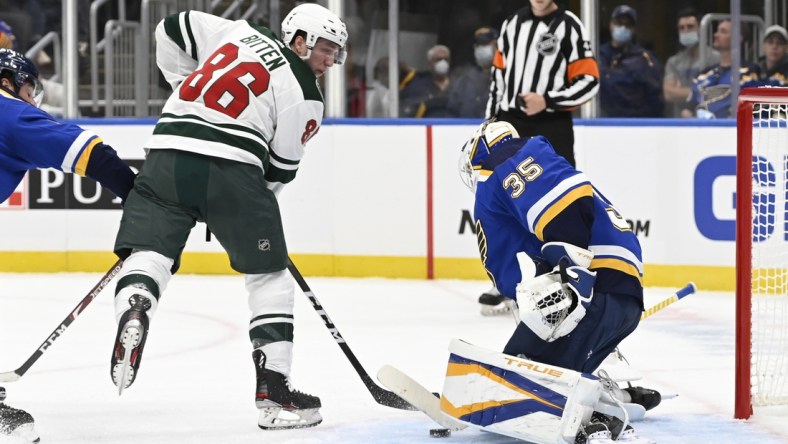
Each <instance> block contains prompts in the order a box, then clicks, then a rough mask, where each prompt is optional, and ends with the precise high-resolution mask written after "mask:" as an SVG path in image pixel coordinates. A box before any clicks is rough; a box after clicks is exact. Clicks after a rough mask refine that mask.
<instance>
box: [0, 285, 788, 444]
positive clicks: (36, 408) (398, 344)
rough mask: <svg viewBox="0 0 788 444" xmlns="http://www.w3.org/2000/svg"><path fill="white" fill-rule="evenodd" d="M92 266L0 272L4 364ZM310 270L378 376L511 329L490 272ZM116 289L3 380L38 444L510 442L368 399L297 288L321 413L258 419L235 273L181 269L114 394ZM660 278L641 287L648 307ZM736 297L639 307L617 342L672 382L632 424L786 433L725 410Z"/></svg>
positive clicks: (713, 434)
mask: <svg viewBox="0 0 788 444" xmlns="http://www.w3.org/2000/svg"><path fill="white" fill-rule="evenodd" d="M99 277H100V275H99V274H40V275H37V274H0V371H8V370H14V369H16V368H17V367H19V366H20V365H21V364H22V363H23V362H24V361H25V360H26V359H27V358H28V356H30V354H31V353H32V352H33V351H34V350H35V349H36V348H37V347H38V346H39V344H40V343H41V342H42V341H43V340H44V339H45V338H46V337H47V335H48V334H49V333H50V332H51V331H52V330H53V329H54V328H55V327H56V326H57V325H58V323H59V322H60V321H61V320H62V319H63V318H64V317H65V316H66V315H67V314H68V313H69V312H70V310H72V309H73V307H74V306H75V305H76V304H77V302H78V301H79V300H81V299H82V298H83V297H84V296H85V295H86V294H87V293H88V292H89V290H90V289H91V288H92V287H93V286H94V285H95V284H96V282H97V281H98V279H99ZM306 279H307V281H308V283H309V285H310V286H311V287H312V290H313V291H314V292H315V294H316V296H317V298H318V299H319V300H320V302H322V303H323V305H324V307H325V309H326V311H327V312H328V314H329V316H330V317H331V318H332V320H333V321H334V322H335V323H336V325H337V327H338V329H339V331H340V332H341V333H342V335H343V336H344V337H345V339H346V340H347V343H348V345H349V346H350V348H351V349H352V350H353V352H354V353H355V354H356V356H357V357H358V359H359V360H360V361H361V363H362V365H363V366H364V368H365V369H366V370H367V372H368V373H369V374H370V375H372V376H373V377H374V375H375V374H376V373H377V371H378V369H379V368H380V367H381V366H382V365H384V364H391V365H393V366H395V367H398V368H399V369H401V370H403V371H405V372H406V373H409V374H410V375H411V376H413V377H414V378H415V379H416V380H418V381H420V382H421V383H422V384H424V385H425V386H426V387H428V388H430V389H431V390H434V391H439V390H440V389H441V386H442V383H443V374H444V372H445V369H446V367H445V366H446V360H447V358H448V351H447V347H448V344H449V340H450V339H451V338H461V339H464V340H466V341H468V342H471V343H473V344H476V345H479V346H483V347H488V348H492V349H501V348H502V347H503V345H504V344H505V342H506V341H507V339H508V338H509V335H510V333H511V331H512V330H513V328H514V323H513V321H512V319H511V317H509V316H506V317H494V318H485V317H482V316H481V315H479V312H478V307H477V303H476V299H477V297H478V295H479V294H480V293H481V292H482V291H483V290H486V289H487V287H488V284H487V283H486V282H481V281H449V280H436V281H422V280H395V279H372V278H370V279H346V278H316V277H309V276H307V278H306ZM113 284H114V283H113ZM113 290H114V285H112V284H111V285H110V286H109V287H108V288H107V289H105V290H104V292H103V293H102V294H101V295H100V296H99V297H98V298H97V299H96V300H95V301H94V302H93V304H91V305H90V306H89V307H88V308H87V310H86V311H85V312H84V313H83V314H82V315H81V316H80V317H79V318H78V319H77V320H76V321H75V322H74V324H72V325H71V327H70V328H69V329H68V331H67V332H66V333H65V334H64V336H63V337H62V338H61V339H59V340H58V341H57V342H56V343H55V344H54V345H53V346H52V348H51V349H49V350H48V351H47V352H46V353H45V354H44V355H43V357H41V359H40V360H39V361H38V362H37V363H36V364H35V365H34V366H33V367H32V368H31V369H30V371H29V372H28V373H27V374H26V375H25V376H24V377H23V378H22V379H21V380H19V381H17V382H14V383H7V384H4V385H5V387H6V389H7V391H8V399H7V401H8V403H9V404H10V405H12V406H16V407H19V408H24V409H25V410H27V411H29V412H30V413H31V414H33V416H34V417H35V418H36V424H37V430H38V432H39V433H40V435H41V442H42V444H77V443H79V444H82V443H95V444H99V443H107V444H141V443H145V444H153V443H167V444H179V443H184V444H186V443H188V444H202V443H206V444H207V443H210V444H231V443H263V442H270V443H276V444H284V443H305V444H306V443H362V442H363V443H433V444H435V443H446V444H450V443H471V442H474V443H483V444H494V443H509V442H518V441H515V440H512V439H510V438H506V437H502V436H497V435H494V434H490V433H484V432H480V431H475V430H464V431H460V432H454V433H453V434H452V436H451V437H450V438H444V439H440V438H431V437H430V436H429V433H428V431H429V429H430V428H435V427H437V425H436V424H434V423H433V422H432V421H431V420H429V418H427V417H426V416H424V415H422V414H421V413H419V412H408V411H400V410H395V409H391V408H387V407H384V406H381V405H378V404H377V403H375V401H374V400H373V399H372V397H371V396H370V394H369V393H368V392H367V390H366V388H365V387H364V385H363V384H362V383H361V380H360V379H359V377H358V375H357V374H356V372H355V371H354V370H353V368H352V367H351V365H350V363H349V362H348V360H347V359H346V358H345V356H344V354H343V353H342V351H341V350H340V348H339V347H338V346H337V344H336V342H335V341H334V339H333V338H332V336H331V335H330V334H329V332H328V330H327V329H326V327H325V326H324V324H323V323H322V321H321V320H320V318H319V317H318V315H317V314H316V313H315V311H314V310H313V309H312V307H311V305H310V304H309V302H308V300H307V299H306V297H304V296H303V295H302V294H301V293H300V291H299V292H298V294H297V295H296V311H295V315H296V327H295V359H294V368H293V381H294V385H295V388H297V389H299V390H302V391H305V392H307V393H312V394H315V395H318V396H320V397H321V399H322V402H323V409H322V413H323V418H324V420H323V423H322V424H321V425H319V426H318V427H316V428H311V429H301V430H288V431H262V430H260V429H258V428H257V410H256V409H255V407H254V402H253V397H254V368H253V365H252V362H251V348H250V344H249V340H248V335H247V323H248V317H249V315H248V309H247V304H246V294H245V290H244V286H243V279H242V278H241V277H240V276H189V275H176V276H175V277H174V278H173V280H172V281H171V283H170V286H169V288H168V289H167V291H166V292H165V293H164V295H163V297H162V300H161V302H160V305H159V310H158V312H157V313H156V315H155V317H154V319H153V321H152V324H151V331H150V334H149V336H148V343H147V346H146V349H145V354H144V359H143V361H142V367H141V369H140V374H139V377H138V378H137V380H136V382H135V383H134V385H133V386H132V387H130V388H129V389H127V390H126V391H125V392H124V394H123V396H122V397H118V394H117V389H116V388H115V386H114V385H113V384H112V382H111V380H110V376H109V361H110V352H111V348H112V342H113V340H114V336H115V331H116V326H115V321H114V318H113V309H112V293H113ZM701 290H702V289H701ZM670 292H671V289H656V288H648V289H647V290H646V305H647V306H649V305H651V304H653V303H656V302H658V301H659V300H661V299H663V298H665V297H667V296H668V295H669V294H670ZM734 311H735V310H734V299H733V295H732V294H729V293H712V292H705V291H699V292H698V293H697V294H694V295H692V296H690V297H688V298H686V299H684V300H682V301H680V302H677V303H676V304H674V305H672V306H671V307H669V308H666V309H665V310H664V311H662V312H660V313H659V314H656V315H654V316H653V317H652V318H650V319H648V320H646V321H644V322H643V323H642V324H641V325H640V327H639V328H638V330H637V331H635V333H633V334H632V335H631V336H630V337H629V338H627V340H626V341H625V342H624V343H623V344H622V347H621V348H622V351H623V353H624V354H625V355H626V357H627V358H628V359H629V361H630V363H631V364H632V365H633V366H634V367H636V368H637V369H638V370H640V371H641V372H642V373H643V374H644V379H643V381H641V383H642V385H644V386H647V387H651V388H655V389H658V390H660V391H661V392H663V393H675V394H678V395H679V396H678V397H677V398H674V399H669V400H665V401H663V403H662V404H661V405H660V406H658V407H657V408H656V409H654V410H653V411H651V412H649V414H648V415H647V416H646V419H645V420H644V421H641V422H638V423H635V424H634V426H635V428H636V430H637V431H638V433H639V434H640V435H641V436H646V437H649V438H652V439H654V440H656V441H657V442H658V443H665V444H673V443H693V444H694V443H786V442H788V410H786V409H769V410H763V409H761V410H756V415H755V417H754V418H753V419H752V420H750V421H736V420H734V419H732V418H733V388H734V385H733V379H734V373H733V366H734V351H733V348H734ZM0 442H3V444H5V442H4V441H0Z"/></svg>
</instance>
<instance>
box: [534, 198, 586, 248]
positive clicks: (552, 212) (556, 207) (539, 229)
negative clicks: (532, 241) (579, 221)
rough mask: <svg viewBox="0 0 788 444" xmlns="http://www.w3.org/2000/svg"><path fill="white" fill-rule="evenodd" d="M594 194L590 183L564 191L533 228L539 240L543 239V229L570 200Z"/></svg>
mask: <svg viewBox="0 0 788 444" xmlns="http://www.w3.org/2000/svg"><path fill="white" fill-rule="evenodd" d="M593 195H594V189H593V187H591V185H590V184H585V185H581V186H579V187H577V188H575V189H574V190H572V191H570V192H568V193H566V195H565V196H564V197H562V198H561V199H559V200H557V201H556V202H555V203H553V205H551V206H550V208H548V209H547V211H545V212H544V214H542V217H540V218H539V222H537V224H536V227H534V228H535V233H534V234H535V235H536V237H537V238H539V240H540V241H544V237H543V235H544V233H543V232H544V229H545V227H546V226H547V224H549V223H550V221H552V220H553V219H555V217H556V216H558V215H559V214H560V213H561V212H562V211H564V210H565V209H566V207H568V206H569V205H570V204H571V203H572V202H574V201H576V200H577V199H580V198H581V197H591V196H593Z"/></svg>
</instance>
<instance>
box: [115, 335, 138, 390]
mask: <svg viewBox="0 0 788 444" xmlns="http://www.w3.org/2000/svg"><path fill="white" fill-rule="evenodd" d="M141 337H142V324H141V323H140V322H139V321H137V320H133V321H129V322H128V323H126V326H125V328H124V330H123V337H122V338H121V345H123V362H121V364H119V365H116V366H115V368H114V369H113V376H115V378H114V379H115V385H116V386H118V396H120V395H122V394H123V390H124V389H126V388H128V387H129V386H130V385H131V381H132V380H133V379H134V378H133V377H134V369H133V368H132V367H131V353H132V351H133V350H134V348H135V347H136V346H137V345H139V343H140V338H141Z"/></svg>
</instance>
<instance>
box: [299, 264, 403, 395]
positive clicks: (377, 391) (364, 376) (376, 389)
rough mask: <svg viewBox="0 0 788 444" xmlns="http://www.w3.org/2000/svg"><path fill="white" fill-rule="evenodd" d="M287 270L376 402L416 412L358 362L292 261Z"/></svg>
mask: <svg viewBox="0 0 788 444" xmlns="http://www.w3.org/2000/svg"><path fill="white" fill-rule="evenodd" d="M287 269H288V270H290V274H292V275H293V278H294V279H295V280H296V282H297V283H298V286H299V287H301V291H303V292H304V294H305V295H306V297H307V298H309V302H311V303H312V307H313V308H314V309H315V311H316V312H317V314H318V315H320V317H321V318H322V319H323V323H324V324H325V325H326V328H328V331H329V332H331V336H333V337H334V340H335V341H336V342H337V345H339V348H341V349H342V351H343V352H344V353H345V356H346V357H347V358H348V360H349V361H350V363H351V364H352V365H353V368H354V369H356V373H358V375H359V376H360V377H361V381H362V382H363V383H364V385H365V386H366V387H367V390H369V393H370V394H371V395H372V397H373V398H374V399H375V401H376V402H377V403H378V404H380V405H385V406H386V407H393V408H395V409H402V410H416V408H415V407H413V406H412V405H410V404H408V402H407V401H406V400H404V399H402V398H401V397H399V396H397V395H396V394H395V393H393V392H390V391H388V390H386V389H384V388H383V387H381V386H379V385H377V384H376V383H375V381H374V380H373V379H372V378H371V377H370V376H369V374H368V373H367V372H366V370H364V367H363V366H362V365H361V363H360V362H359V361H358V359H357V358H356V355H355V354H353V351H352V350H350V346H348V345H347V342H346V341H345V338H343V337H342V335H341V334H340V333H339V330H337V327H336V326H335V325H334V323H333V322H332V321H331V318H329V317H328V313H326V311H325V310H324V309H323V306H322V305H321V304H320V301H318V300H317V298H316V297H315V294H314V293H313V292H312V290H311V289H310V288H309V285H307V283H306V280H304V277H303V276H302V275H301V273H300V272H299V271H298V269H297V268H296V266H295V264H294V263H293V261H292V259H291V260H289V261H288V263H287Z"/></svg>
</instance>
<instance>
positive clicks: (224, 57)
mask: <svg viewBox="0 0 788 444" xmlns="http://www.w3.org/2000/svg"><path fill="white" fill-rule="evenodd" d="M156 44H157V47H156V61H157V63H158V65H159V69H161V72H162V74H164V77H165V78H166V79H167V81H168V82H169V83H170V85H171V86H172V87H173V94H172V95H171V96H170V98H169V99H168V100H167V103H166V104H165V105H164V109H163V110H162V115H161V118H160V119H159V121H158V122H157V124H156V127H155V129H154V130H153V136H152V137H151V138H150V139H149V140H148V141H147V143H146V144H145V148H146V149H177V150H184V151H191V152H194V153H199V154H203V155H208V156H214V157H221V158H225V159H231V160H235V161H239V162H245V163H251V164H255V165H258V166H260V167H261V168H262V169H263V171H264V173H265V178H266V180H267V181H268V184H269V188H271V189H273V190H274V191H277V192H278V191H279V189H281V186H282V185H283V184H285V183H287V182H290V181H291V180H293V179H294V178H295V175H296V171H297V169H298V164H299V161H300V160H301V158H302V157H303V155H304V146H305V144H306V142H307V141H309V139H310V138H311V137H312V136H314V135H315V133H317V131H318V129H319V128H320V122H321V120H322V116H323V96H322V93H321V92H320V88H319V86H318V84H317V77H316V76H315V74H314V73H313V72H312V70H311V68H309V65H307V64H306V62H304V61H303V60H301V59H300V58H299V57H298V55H297V54H295V53H294V52H293V51H292V50H291V49H290V48H289V47H287V45H285V44H284V43H283V42H282V41H281V40H279V39H278V38H277V37H276V36H275V35H274V34H273V32H272V31H271V30H269V29H268V28H265V27H262V26H259V25H255V24H252V23H249V22H247V21H245V20H238V21H231V20H226V19H223V18H220V17H216V16H213V15H210V14H206V13H203V12H198V11H187V12H181V13H179V14H173V15H171V16H169V17H167V18H165V19H164V20H162V21H161V22H160V23H159V24H158V26H157V27H156Z"/></svg>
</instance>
